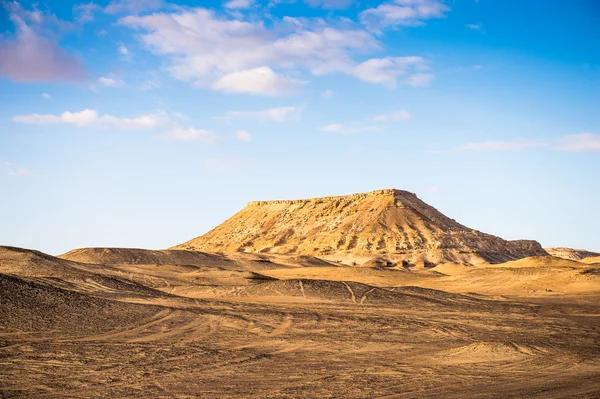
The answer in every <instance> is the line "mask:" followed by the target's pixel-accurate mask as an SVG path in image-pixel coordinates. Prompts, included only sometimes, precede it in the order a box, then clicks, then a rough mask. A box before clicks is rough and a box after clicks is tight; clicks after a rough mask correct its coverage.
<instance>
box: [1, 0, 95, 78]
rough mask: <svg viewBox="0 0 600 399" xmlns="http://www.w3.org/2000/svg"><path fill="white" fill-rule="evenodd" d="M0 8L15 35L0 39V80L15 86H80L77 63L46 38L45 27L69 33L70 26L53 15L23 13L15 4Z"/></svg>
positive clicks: (81, 74) (80, 70)
mask: <svg viewBox="0 0 600 399" xmlns="http://www.w3.org/2000/svg"><path fill="white" fill-rule="evenodd" d="M1 5H2V6H3V7H4V8H5V9H6V10H7V12H8V15H9V19H10V20H11V21H12V22H13V24H14V25H15V27H16V32H15V34H14V38H10V37H8V36H7V37H4V36H2V35H0V76H7V77H8V78H9V79H11V80H14V81H17V82H44V81H70V82H80V81H82V80H83V79H85V75H86V72H85V69H84V67H83V65H82V64H81V62H80V61H79V60H78V59H77V58H75V57H73V56H71V55H69V54H67V53H66V52H65V51H64V50H63V49H61V48H60V47H59V46H58V45H57V44H56V42H55V41H54V40H53V39H52V38H51V36H48V33H49V32H51V29H50V27H46V26H45V25H46V24H47V25H49V26H51V27H52V28H54V27H58V29H71V25H69V24H68V23H65V22H64V21H60V20H58V19H57V18H56V17H55V16H53V15H50V16H48V15H46V14H43V13H42V12H40V11H28V10H25V9H23V8H22V7H21V6H20V4H19V3H17V2H10V3H9V2H2V3H1ZM28 22H29V23H28ZM42 24H44V26H42ZM47 36H48V37H47Z"/></svg>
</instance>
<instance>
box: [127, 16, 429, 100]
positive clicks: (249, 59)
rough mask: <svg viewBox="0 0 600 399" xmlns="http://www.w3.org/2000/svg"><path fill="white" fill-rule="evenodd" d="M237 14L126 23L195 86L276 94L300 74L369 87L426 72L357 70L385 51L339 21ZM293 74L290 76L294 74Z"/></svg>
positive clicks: (289, 88)
mask: <svg viewBox="0 0 600 399" xmlns="http://www.w3.org/2000/svg"><path fill="white" fill-rule="evenodd" d="M243 18H244V17H243V15H240V14H239V13H229V14H228V13H219V12H216V11H211V10H207V9H204V8H194V9H181V8H180V9H178V10H177V11H175V12H170V13H166V12H161V13H154V14H152V15H146V16H128V17H125V18H122V19H121V20H120V23H121V24H123V25H125V26H128V27H130V28H132V29H138V30H140V31H142V33H141V35H140V36H139V38H140V40H141V41H142V43H143V44H144V45H145V46H146V47H147V48H148V49H150V51H152V52H153V53H154V54H157V55H161V56H165V57H166V59H167V63H166V65H167V69H168V70H169V72H170V73H171V75H172V76H173V77H175V78H176V79H179V80H184V81H191V82H193V83H194V85H195V86H197V87H210V88H212V89H215V90H224V91H228V92H236V93H239V92H242V93H253V94H269V95H278V94H281V93H284V94H286V93H290V92H294V91H297V90H298V89H299V88H301V87H302V86H303V85H304V84H305V83H306V82H304V81H302V80H298V79H296V78H292V77H290V76H292V75H291V73H293V76H297V74H298V73H299V72H309V73H311V74H313V75H316V76H320V75H324V74H331V73H343V74H347V75H351V76H354V77H357V78H359V79H361V80H363V81H365V82H371V83H380V84H387V85H389V86H394V85H395V84H396V80H397V77H398V76H400V75H404V74H408V73H415V72H417V71H419V70H420V69H419V68H420V67H424V64H425V61H424V60H423V59H422V58H421V57H387V58H384V59H377V58H375V59H371V60H368V59H367V61H365V62H362V63H359V62H357V61H356V60H355V59H354V55H355V54H360V56H361V58H363V59H364V54H366V53H369V52H373V51H380V50H381V49H382V44H381V43H380V42H379V41H378V40H377V39H376V38H375V37H374V36H373V35H372V34H371V33H369V32H367V31H366V30H364V29H363V28H357V27H356V25H355V24H352V23H350V22H344V21H341V20H340V21H338V22H337V23H336V24H337V25H336V26H333V25H332V24H330V23H328V22H325V21H324V20H322V19H300V18H291V17H284V18H283V19H281V20H274V21H273V23H269V24H265V23H264V22H263V21H254V20H250V21H247V20H244V19H243ZM288 71H289V72H288Z"/></svg>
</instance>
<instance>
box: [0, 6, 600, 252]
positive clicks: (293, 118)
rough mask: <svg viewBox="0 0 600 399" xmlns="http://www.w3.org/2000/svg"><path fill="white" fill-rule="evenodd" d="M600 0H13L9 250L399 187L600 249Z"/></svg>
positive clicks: (135, 236)
mask: <svg viewBox="0 0 600 399" xmlns="http://www.w3.org/2000/svg"><path fill="white" fill-rule="evenodd" d="M599 43H600V3H598V1H597V0H570V1H566V0H565V1H561V0H552V1H547V0H544V1H542V0H528V1H523V0H503V1H497V0H446V1H444V0H389V1H375V0H369V1H361V2H354V1H349V0H267V1H262V0H230V1H225V2H218V1H203V2H198V1H191V0H185V1H181V2H169V1H168V0H145V1H141V0H112V1H97V2H89V3H86V2H84V3H80V2H69V1H64V0H60V1H59V0H48V1H34V2H32V1H7V0H0V245H12V246H18V247H24V248H33V249H38V250H41V251H44V252H47V253H50V254H55V255H56V254H60V253H63V252H66V251H68V250H70V249H73V248H78V247H139V248H153V249H162V248H167V247H170V246H172V245H175V244H179V243H181V242H184V241H187V240H189V239H191V238H193V237H196V236H199V235H201V234H203V233H205V232H207V231H208V230H210V229H212V228H213V227H215V226H216V225H218V224H219V223H221V222H222V221H224V220H225V219H227V218H228V217H230V216H232V215H233V214H234V213H235V212H237V211H238V210H240V209H241V208H243V207H244V206H245V204H246V203H247V202H248V201H253V200H269V199H297V198H311V197H319V196H330V195H343V194H351V193H357V192H365V191H371V190H375V189H383V188H397V189H403V190H408V191H411V192H414V193H416V194H417V195H418V196H419V198H421V199H423V200H424V201H426V202H427V203H429V204H430V205H432V206H434V207H436V208H437V209H438V210H440V211H441V212H443V213H444V214H446V215H447V216H449V217H451V218H454V219H456V220H458V221H459V222H461V223H462V224H465V225H467V226H469V227H471V228H474V229H477V230H480V231H484V232H486V233H490V234H494V235H498V236H501V237H503V238H505V239H535V240H538V241H539V242H540V243H541V244H542V245H543V246H545V247H555V246H563V247H571V248H584V249H588V250H595V251H600V233H599V230H598V229H599V228H600V205H599V204H600V45H599Z"/></svg>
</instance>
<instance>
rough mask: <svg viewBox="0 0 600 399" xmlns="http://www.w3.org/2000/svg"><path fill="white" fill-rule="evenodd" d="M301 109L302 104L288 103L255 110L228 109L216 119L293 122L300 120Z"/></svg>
mask: <svg viewBox="0 0 600 399" xmlns="http://www.w3.org/2000/svg"><path fill="white" fill-rule="evenodd" d="M303 109H304V106H302V105H290V106H287V107H275V108H268V109H262V110H257V111H229V112H227V113H226V114H225V116H221V117H217V119H223V120H229V121H230V120H232V119H254V120H259V121H273V122H293V121H299V120H300V118H301V114H302V110H303Z"/></svg>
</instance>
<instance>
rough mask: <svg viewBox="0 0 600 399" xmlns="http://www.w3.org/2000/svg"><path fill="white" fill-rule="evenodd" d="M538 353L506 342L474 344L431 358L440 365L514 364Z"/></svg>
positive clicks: (442, 352)
mask: <svg viewBox="0 0 600 399" xmlns="http://www.w3.org/2000/svg"><path fill="white" fill-rule="evenodd" d="M539 352H540V350H539V349H537V348H529V347H526V346H520V345H516V344H512V343H507V342H475V343H472V344H469V345H464V346H459V347H457V348H452V349H448V350H445V351H441V352H438V353H437V354H436V355H434V356H433V358H434V359H435V360H436V361H437V362H438V363H441V364H465V363H495V362H514V361H518V360H521V359H524V358H527V357H532V356H535V355H536V354H537V353H539Z"/></svg>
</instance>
